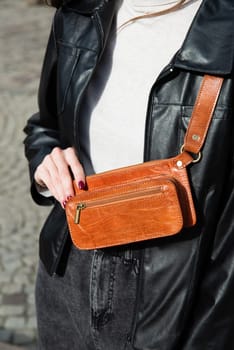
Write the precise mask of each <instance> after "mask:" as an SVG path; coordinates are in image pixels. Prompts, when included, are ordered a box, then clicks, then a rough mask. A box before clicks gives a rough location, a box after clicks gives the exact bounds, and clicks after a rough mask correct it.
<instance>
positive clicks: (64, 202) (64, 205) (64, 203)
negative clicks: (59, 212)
mask: <svg viewBox="0 0 234 350" xmlns="http://www.w3.org/2000/svg"><path fill="white" fill-rule="evenodd" d="M62 204H63V208H64V209H65V208H66V204H67V200H65V201H63V203H62Z"/></svg>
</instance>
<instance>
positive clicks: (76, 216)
mask: <svg viewBox="0 0 234 350" xmlns="http://www.w3.org/2000/svg"><path fill="white" fill-rule="evenodd" d="M85 208H86V204H85V203H79V204H77V207H76V215H75V220H74V222H75V224H79V222H80V213H81V210H83V209H85Z"/></svg>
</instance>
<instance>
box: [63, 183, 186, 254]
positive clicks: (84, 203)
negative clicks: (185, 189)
mask: <svg viewBox="0 0 234 350" xmlns="http://www.w3.org/2000/svg"><path fill="white" fill-rule="evenodd" d="M85 196H86V198H83V199H82V197H81V198H80V202H77V201H76V199H71V201H70V202H69V203H68V206H67V208H66V213H67V218H68V224H69V229H70V233H71V237H72V240H73V243H74V244H75V245H76V246H77V247H79V248H80V249H94V248H103V247H108V246H115V245H123V244H127V243H131V242H138V241H142V240H146V239H153V238H156V237H163V236H167V235H172V234H175V233H178V232H179V231H180V230H181V228H182V226H183V215H182V211H181V207H180V203H179V198H178V194H177V188H176V184H175V181H174V180H172V179H169V178H156V179H148V180H147V179H145V180H144V181H141V182H140V181H136V182H133V183H130V184H126V185H124V184H122V185H121V186H115V187H113V188H111V189H110V188H108V187H107V188H106V189H105V190H103V189H102V190H101V191H100V190H99V191H98V189H97V190H96V191H93V192H92V194H91V195H89V194H88V193H87V195H86V194H85V193H84V197H85Z"/></svg>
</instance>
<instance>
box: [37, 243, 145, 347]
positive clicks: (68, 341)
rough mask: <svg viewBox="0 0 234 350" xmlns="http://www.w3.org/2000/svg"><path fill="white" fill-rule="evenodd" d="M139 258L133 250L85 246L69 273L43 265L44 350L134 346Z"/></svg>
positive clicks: (39, 313) (41, 325)
mask: <svg viewBox="0 0 234 350" xmlns="http://www.w3.org/2000/svg"><path fill="white" fill-rule="evenodd" d="M138 271H139V260H138V259H137V258H136V257H133V256H132V255H131V253H129V252H127V253H122V254H114V253H113V251H111V250H110V251H109V250H107V251H105V252H104V251H102V250H99V251H80V250H78V249H76V248H75V247H74V246H73V247H72V249H71V252H70V256H69V259H68V266H67V268H66V272H65V275H64V276H63V277H59V276H56V277H50V276H49V275H48V274H47V272H46V271H45V269H44V267H43V265H42V263H40V264H39V269H38V275H37V283H36V309H37V321H38V338H39V340H38V342H39V349H40V350H54V349H56V350H127V349H128V350H130V349H132V347H131V334H132V328H133V323H134V311H135V303H136V290H137V279H138Z"/></svg>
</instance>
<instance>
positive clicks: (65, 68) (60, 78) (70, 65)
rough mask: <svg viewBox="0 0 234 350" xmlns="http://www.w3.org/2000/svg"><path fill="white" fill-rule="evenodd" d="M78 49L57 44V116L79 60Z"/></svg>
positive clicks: (60, 43)
mask: <svg viewBox="0 0 234 350" xmlns="http://www.w3.org/2000/svg"><path fill="white" fill-rule="evenodd" d="M79 56H80V49H78V48H76V47H74V46H72V45H69V44H67V43H64V42H61V41H59V42H58V67H57V82H58V85H57V108H58V114H61V113H63V111H64V108H65V103H66V99H67V95H68V92H69V89H70V86H71V80H72V77H73V74H74V71H75V68H76V65H77V62H78V60H79Z"/></svg>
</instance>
